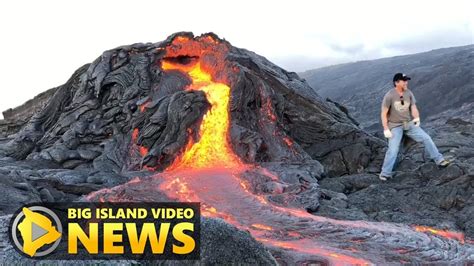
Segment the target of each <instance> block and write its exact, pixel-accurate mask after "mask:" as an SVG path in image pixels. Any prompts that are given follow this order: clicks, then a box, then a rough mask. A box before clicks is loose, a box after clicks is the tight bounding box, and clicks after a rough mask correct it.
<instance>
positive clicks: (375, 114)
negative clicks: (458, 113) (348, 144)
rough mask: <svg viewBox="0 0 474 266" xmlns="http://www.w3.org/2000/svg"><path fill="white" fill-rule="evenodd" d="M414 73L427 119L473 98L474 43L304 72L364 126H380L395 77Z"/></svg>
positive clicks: (413, 85)
mask: <svg viewBox="0 0 474 266" xmlns="http://www.w3.org/2000/svg"><path fill="white" fill-rule="evenodd" d="M396 72H403V73H406V74H408V75H409V76H411V77H412V80H411V81H410V83H409V85H408V87H409V88H410V89H411V90H413V92H414V93H415V96H416V99H417V100H418V106H419V109H421V117H422V119H424V118H427V117H428V116H432V115H435V114H438V113H441V112H443V111H445V110H448V109H450V108H456V107H460V106H461V105H462V104H464V103H469V102H474V45H467V46H461V47H453V48H443V49H438V50H433V51H429V52H424V53H419V54H412V55H405V56H396V57H390V58H383V59H377V60H370V61H360V62H355V63H348V64H341V65H335V66H329V67H324V68H319V69H314V70H309V71H306V72H303V73H300V76H301V77H303V78H304V79H306V81H307V82H308V83H309V84H310V85H311V87H313V88H314V89H315V90H316V91H317V92H318V93H319V94H320V95H321V96H322V97H328V98H330V99H332V100H335V101H337V102H339V103H341V104H343V105H345V106H346V107H347V108H348V109H349V113H350V114H351V115H352V116H353V117H354V118H355V119H356V120H357V121H359V122H360V124H361V126H362V127H365V128H371V129H379V127H380V119H379V111H380V103H381V100H382V97H383V95H384V93H385V92H386V91H387V90H389V89H390V88H392V82H391V80H392V77H393V75H394V73H396Z"/></svg>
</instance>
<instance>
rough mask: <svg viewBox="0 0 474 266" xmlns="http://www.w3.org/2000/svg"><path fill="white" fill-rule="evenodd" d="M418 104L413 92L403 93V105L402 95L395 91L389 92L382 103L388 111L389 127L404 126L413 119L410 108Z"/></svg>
mask: <svg viewBox="0 0 474 266" xmlns="http://www.w3.org/2000/svg"><path fill="white" fill-rule="evenodd" d="M415 103H416V99H415V95H413V93H412V92H411V90H409V89H407V90H405V91H404V92H403V104H402V98H400V94H398V92H397V91H396V90H395V89H391V90H389V91H388V92H387V93H385V96H384V97H383V101H382V107H384V106H385V107H387V108H389V109H388V127H389V128H390V129H392V128H394V127H399V126H402V125H403V123H404V122H409V121H411V120H412V119H413V118H412V116H411V112H410V106H411V105H412V104H415Z"/></svg>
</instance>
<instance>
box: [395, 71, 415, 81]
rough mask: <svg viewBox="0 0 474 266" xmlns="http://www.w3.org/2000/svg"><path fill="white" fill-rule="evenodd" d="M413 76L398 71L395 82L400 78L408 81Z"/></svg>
mask: <svg viewBox="0 0 474 266" xmlns="http://www.w3.org/2000/svg"><path fill="white" fill-rule="evenodd" d="M410 79H411V78H410V77H409V76H407V75H405V74H403V73H397V74H395V76H393V82H397V81H399V80H404V81H407V80H410Z"/></svg>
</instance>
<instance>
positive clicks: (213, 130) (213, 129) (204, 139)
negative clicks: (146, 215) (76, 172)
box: [162, 61, 242, 171]
mask: <svg viewBox="0 0 474 266" xmlns="http://www.w3.org/2000/svg"><path fill="white" fill-rule="evenodd" d="M162 68H163V70H172V69H174V70H181V71H183V72H185V73H187V74H188V75H189V76H190V78H191V80H192V84H191V86H189V87H188V89H190V90H200V91H203V92H204V93H205V94H206V98H207V100H208V101H209V103H210V104H211V109H210V110H209V111H208V112H207V113H206V114H205V115H204V117H203V120H202V123H201V126H200V130H199V141H198V142H197V143H193V142H192V140H190V141H189V143H188V145H187V146H186V150H185V151H184V153H183V156H182V157H181V158H178V159H177V160H175V161H174V162H173V164H172V165H171V166H169V167H168V168H167V171H171V170H174V169H185V168H190V169H202V168H213V167H226V168H236V167H237V168H239V167H240V166H242V163H241V162H240V160H239V158H238V157H237V156H236V155H235V154H234V153H233V152H232V149H231V147H230V145H229V142H228V140H227V136H228V130H229V112H228V107H229V99H230V97H229V96H230V88H229V86H227V85H226V84H223V83H217V82H213V81H212V79H211V75H210V74H208V73H206V72H204V71H202V69H201V64H200V63H199V62H198V63H195V64H194V65H192V66H186V65H181V64H173V63H170V62H167V61H163V63H162Z"/></svg>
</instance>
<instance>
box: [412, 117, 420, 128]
mask: <svg viewBox="0 0 474 266" xmlns="http://www.w3.org/2000/svg"><path fill="white" fill-rule="evenodd" d="M412 121H413V125H415V126H416V127H419V126H420V118H419V117H417V118H415V119H413V120H412Z"/></svg>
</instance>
